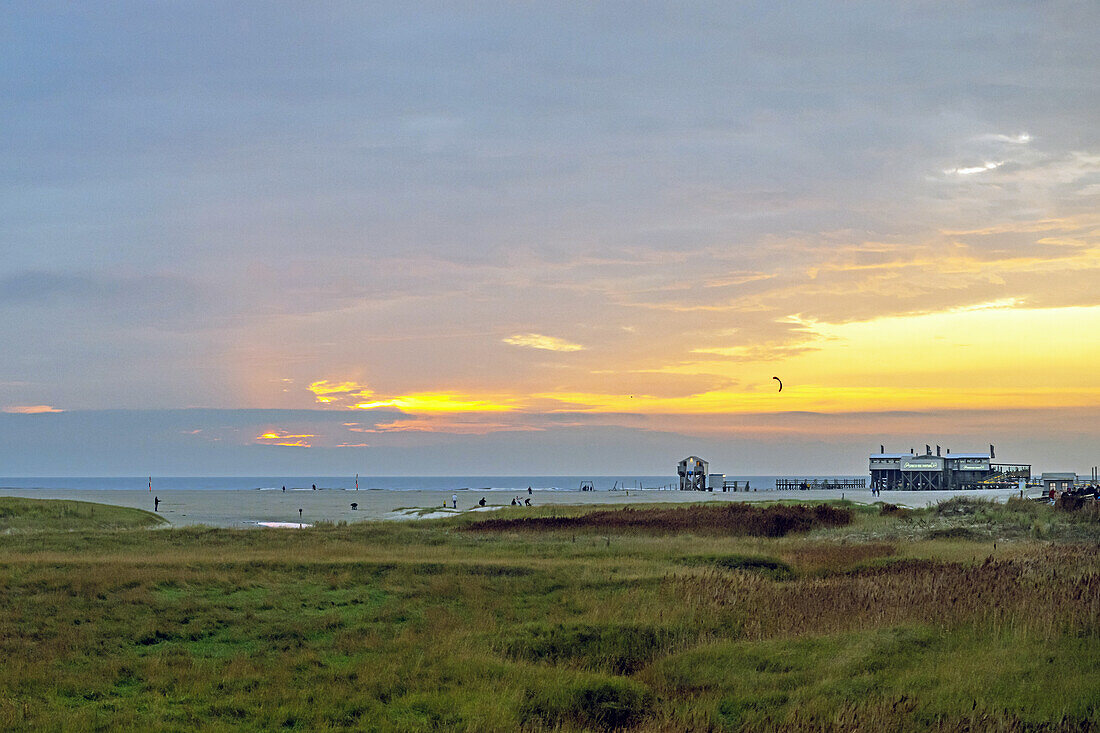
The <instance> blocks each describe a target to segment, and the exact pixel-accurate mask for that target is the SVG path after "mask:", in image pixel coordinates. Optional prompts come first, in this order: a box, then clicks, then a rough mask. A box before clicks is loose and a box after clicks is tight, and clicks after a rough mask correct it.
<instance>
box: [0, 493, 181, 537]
mask: <svg viewBox="0 0 1100 733" xmlns="http://www.w3.org/2000/svg"><path fill="white" fill-rule="evenodd" d="M159 524H167V522H166V521H165V520H164V519H163V518H161V517H160V516H158V515H156V514H154V513H153V512H147V511H143V510H141V509H130V508H128V507H121V506H109V505H106V504H93V503H91V502H87V501H62V500H49V499H45V500H44V499H19V498H15V497H0V533H3V534H11V533H15V532H45V531H60V532H67V531H73V530H95V529H100V530H104V529H109V530H114V529H138V528H142V527H155V526H157V525H159Z"/></svg>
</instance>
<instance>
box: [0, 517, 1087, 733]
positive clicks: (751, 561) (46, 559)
mask: <svg viewBox="0 0 1100 733" xmlns="http://www.w3.org/2000/svg"><path fill="white" fill-rule="evenodd" d="M666 509H667V507H666V508H664V509H662V508H659V507H658V508H654V509H653V510H652V511H655V512H661V511H665V510H666ZM841 509H843V510H846V511H848V512H850V513H851V521H850V522H849V523H847V524H841V525H840V526H812V527H808V528H807V527H801V526H800V527H798V528H796V529H797V530H798V531H793V532H791V533H789V534H787V535H786V536H783V537H761V536H753V535H752V534H737V535H735V534H719V533H715V532H714V531H713V530H711V529H707V530H706V531H700V532H698V533H693V532H676V533H670V532H668V531H664V530H662V531H650V530H649V529H646V526H645V525H646V523H645V522H642V523H640V524H639V523H638V522H634V521H631V522H628V523H627V525H629V526H625V527H624V526H623V523H622V520H621V518H615V517H611V518H609V517H607V513H605V515H604V519H606V520H607V521H604V519H599V517H600V514H596V519H593V518H591V515H592V513H593V512H605V510H603V509H602V508H601V509H596V510H592V509H589V508H568V509H563V508H561V507H555V508H540V509H538V510H531V509H516V510H512V509H506V510H503V512H502V513H501V514H500V516H499V517H493V518H492V519H493V520H494V521H495V520H496V519H498V518H499V519H503V520H509V519H521V518H532V517H549V518H556V517H565V516H568V517H583V516H586V515H588V516H589V517H590V518H589V519H588V520H585V521H587V522H588V524H587V525H584V524H583V523H582V524H581V525H577V524H576V523H571V524H570V526H568V527H565V528H559V529H554V528H550V529H545V528H543V529H540V530H539V531H527V530H517V529H514V528H511V529H496V530H491V531H469V528H470V526H471V523H472V522H474V521H476V520H475V519H474V518H473V517H470V516H466V517H461V518H455V519H448V520H440V521H436V522H420V523H407V524H398V523H389V524H384V523H373V524H372V523H364V524H354V525H348V526H319V527H316V528H313V529H306V530H271V531H257V530H250V531H239V530H206V529H166V530H160V531H157V532H148V531H140V530H124V531H116V532H109V533H105V532H102V531H40V532H36V533H33V534H32V533H20V534H12V535H7V536H0V658H2V659H3V660H4V664H3V665H0V727H2V728H4V729H27V728H56V729H65V730H84V729H100V728H103V729H107V728H119V727H122V728H161V729H176V730H184V729H192V728H205V729H210V730H257V729H271V730H273V729H280V730H285V729H298V730H325V729H348V728H354V729H368V730H408V731H420V730H471V731H473V730H477V731H481V730H500V731H511V730H517V729H526V730H544V729H550V730H563V731H571V730H607V729H615V728H628V729H635V730H641V731H677V730H716V731H725V730H729V731H733V730H769V729H771V730H780V729H791V728H796V729H813V730H1005V731H1025V730H1027V731H1033V730H1059V731H1062V730H1064V731H1071V730H1090V729H1095V728H1096V727H1097V726H1098V725H1100V711H1098V710H1097V705H1098V702H1100V627H1098V618H1100V557H1098V553H1097V547H1098V540H1100V525H1098V524H1097V522H1096V519H1095V517H1090V516H1086V515H1073V516H1070V515H1067V514H1064V513H1056V512H1055V511H1054V510H1052V509H1051V508H1049V507H1043V506H1038V505H1032V504H1025V503H1014V504H1012V505H1009V506H1007V507H1005V506H992V505H984V504H974V503H966V502H961V503H960V502H955V503H953V504H952V505H945V506H941V507H939V508H935V509H931V510H924V511H890V510H888V511H886V512H883V511H882V510H881V509H880V508H878V507H871V508H858V507H852V506H844V507H841ZM619 511H621V510H619ZM642 511H649V510H635V511H634V514H637V513H640V512H642ZM96 514H97V517H98V514H99V507H97V508H96ZM611 514H613V512H612V513H611ZM654 516H655V517H656V516H657V515H656V514H655V515H654ZM834 524H835V523H834ZM489 526H492V525H489ZM994 545H995V546H994Z"/></svg>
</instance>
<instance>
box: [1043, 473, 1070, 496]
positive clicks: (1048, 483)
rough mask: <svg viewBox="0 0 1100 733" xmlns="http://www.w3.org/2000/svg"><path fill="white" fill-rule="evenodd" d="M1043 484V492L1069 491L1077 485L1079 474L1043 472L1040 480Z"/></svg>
mask: <svg viewBox="0 0 1100 733" xmlns="http://www.w3.org/2000/svg"><path fill="white" fill-rule="evenodd" d="M1039 480H1040V481H1042V483H1043V491H1050V490H1051V489H1054V490H1055V491H1069V490H1070V489H1072V488H1073V487H1074V485H1075V484H1076V483H1077V474H1076V473H1070V472H1064V471H1057V472H1049V471H1043V475H1042V476H1041V477H1040V478H1039Z"/></svg>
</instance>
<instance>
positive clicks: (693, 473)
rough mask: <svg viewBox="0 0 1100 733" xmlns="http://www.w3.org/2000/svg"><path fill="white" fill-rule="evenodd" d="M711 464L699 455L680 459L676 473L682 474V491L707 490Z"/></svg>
mask: <svg viewBox="0 0 1100 733" xmlns="http://www.w3.org/2000/svg"><path fill="white" fill-rule="evenodd" d="M709 468H710V464H709V463H707V462H706V461H704V460H703V459H702V458H700V457H699V456H688V457H687V458H685V459H684V460H682V461H680V465H679V466H678V467H677V469H676V473H677V474H679V476H680V491H706V490H707V475H708V470H709Z"/></svg>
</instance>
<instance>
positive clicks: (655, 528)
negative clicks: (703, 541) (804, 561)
mask: <svg viewBox="0 0 1100 733" xmlns="http://www.w3.org/2000/svg"><path fill="white" fill-rule="evenodd" d="M851 521H852V511H851V510H850V509H845V508H840V507H835V506H830V505H828V504H818V505H816V506H807V505H804V504H798V505H794V506H788V505H782V504H769V505H766V506H759V505H752V504H747V503H737V504H724V505H721V506H686V507H655V508H651V509H633V508H628V509H609V510H601V511H595V512H589V513H587V514H581V515H578V516H575V517H522V518H518V519H499V518H493V519H485V520H482V521H479V522H473V523H471V524H469V525H466V527H465V529H466V531H469V532H502V531H503V532H545V531H554V530H596V531H604V532H622V531H637V532H660V533H672V532H694V533H698V534H728V535H742V536H755V537H783V536H784V535H787V534H790V533H793V532H808V531H810V530H811V529H816V528H818V527H841V526H844V525H847V524H850V523H851Z"/></svg>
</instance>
